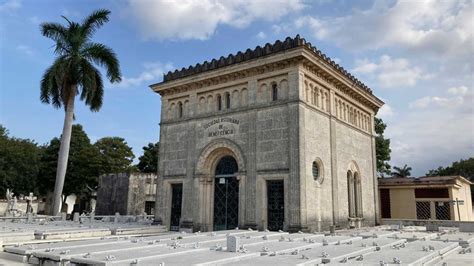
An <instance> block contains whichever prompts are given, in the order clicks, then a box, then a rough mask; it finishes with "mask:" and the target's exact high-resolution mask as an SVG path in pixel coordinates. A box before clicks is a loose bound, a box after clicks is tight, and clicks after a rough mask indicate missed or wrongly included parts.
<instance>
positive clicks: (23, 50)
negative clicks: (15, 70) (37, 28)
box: [16, 44, 33, 55]
mask: <svg viewBox="0 0 474 266" xmlns="http://www.w3.org/2000/svg"><path fill="white" fill-rule="evenodd" d="M16 50H17V51H19V52H21V53H23V54H26V55H32V54H33V50H32V49H31V47H29V46H27V45H24V44H20V45H18V46H17V47H16Z"/></svg>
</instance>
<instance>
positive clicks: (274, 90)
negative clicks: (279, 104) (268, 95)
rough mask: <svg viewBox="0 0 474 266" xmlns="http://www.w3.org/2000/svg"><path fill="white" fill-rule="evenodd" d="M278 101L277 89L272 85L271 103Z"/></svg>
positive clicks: (274, 84)
mask: <svg viewBox="0 0 474 266" xmlns="http://www.w3.org/2000/svg"><path fill="white" fill-rule="evenodd" d="M276 100H278V88H277V85H276V83H273V84H272V101H276Z"/></svg>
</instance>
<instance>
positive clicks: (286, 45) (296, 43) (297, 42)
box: [150, 34, 372, 94]
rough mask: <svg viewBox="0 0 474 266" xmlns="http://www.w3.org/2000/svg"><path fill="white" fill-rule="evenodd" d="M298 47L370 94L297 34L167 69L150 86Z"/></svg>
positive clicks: (366, 88) (351, 76) (359, 83)
mask: <svg viewBox="0 0 474 266" xmlns="http://www.w3.org/2000/svg"><path fill="white" fill-rule="evenodd" d="M298 47H304V48H305V49H308V50H309V51H311V52H312V54H313V55H315V56H316V57H318V58H320V59H322V60H323V61H325V62H326V63H327V64H328V65H330V66H331V67H332V68H333V69H334V70H336V71H338V72H339V73H341V74H343V75H344V76H345V77H347V78H348V79H350V80H351V81H352V82H353V83H354V84H355V85H357V86H359V87H360V88H362V89H364V90H365V91H366V92H367V93H369V94H372V90H371V89H370V88H369V87H367V86H366V85H365V84H364V83H362V82H361V81H359V80H358V79H357V78H355V77H354V76H353V75H352V74H350V73H349V72H348V71H347V70H345V69H344V68H343V67H341V66H340V65H339V64H337V63H336V62H334V61H333V60H332V59H331V58H329V57H328V56H326V55H325V54H324V53H322V52H321V51H320V50H318V49H317V48H316V47H315V46H313V45H312V44H311V43H310V42H306V40H305V39H304V38H301V37H300V35H299V34H298V35H296V37H295V38H291V37H287V38H286V39H285V40H284V41H283V42H282V41H280V40H277V41H276V42H275V43H274V44H270V43H267V44H265V46H264V47H261V46H257V47H255V49H253V50H251V49H247V50H246V51H245V52H241V51H239V52H237V54H235V55H233V54H229V55H228V56H227V57H223V56H221V57H220V58H219V59H218V60H217V59H212V60H211V61H210V62H208V61H205V62H204V63H202V64H196V65H195V66H189V67H188V68H184V67H183V68H182V69H181V70H175V71H173V72H171V71H169V72H168V73H166V74H164V75H163V82H161V83H156V84H153V85H150V87H153V86H155V85H158V84H163V83H167V82H169V81H173V80H177V79H181V78H185V77H189V76H192V75H196V74H199V73H203V72H207V71H211V70H215V69H218V68H223V67H226V66H230V65H234V64H238V63H241V62H245V61H249V60H252V59H256V58H260V57H265V56H268V55H272V54H276V53H281V52H284V51H287V50H291V49H295V48H298Z"/></svg>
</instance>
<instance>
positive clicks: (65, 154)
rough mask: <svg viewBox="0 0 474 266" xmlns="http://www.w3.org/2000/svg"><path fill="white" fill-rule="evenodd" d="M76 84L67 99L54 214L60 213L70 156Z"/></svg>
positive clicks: (55, 188)
mask: <svg viewBox="0 0 474 266" xmlns="http://www.w3.org/2000/svg"><path fill="white" fill-rule="evenodd" d="M76 87H77V86H76V85H73V86H72V87H71V95H70V96H69V99H67V105H66V115H65V117H64V126H63V133H62V135H61V146H60V147H59V156H58V167H57V169H56V183H55V185H54V204H53V209H52V214H53V215H59V214H60V208H61V203H62V200H61V196H62V194H63V187H64V179H65V177H66V169H67V161H68V158H69V144H70V143H71V132H72V122H73V119H74V98H75V96H76Z"/></svg>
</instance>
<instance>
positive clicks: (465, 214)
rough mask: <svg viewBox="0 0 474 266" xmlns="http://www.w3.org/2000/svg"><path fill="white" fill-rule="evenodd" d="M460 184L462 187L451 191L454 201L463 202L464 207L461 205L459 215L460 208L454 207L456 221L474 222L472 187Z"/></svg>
mask: <svg viewBox="0 0 474 266" xmlns="http://www.w3.org/2000/svg"><path fill="white" fill-rule="evenodd" d="M459 183H460V185H461V186H460V187H454V188H452V189H451V190H450V195H451V198H452V200H456V199H457V200H459V201H463V202H464V204H463V205H459V213H460V214H461V216H460V217H459V215H458V206H457V204H455V205H454V207H453V212H454V217H455V220H456V221H474V215H473V213H472V212H473V210H472V201H471V186H470V185H468V184H465V183H463V182H462V183H461V182H459Z"/></svg>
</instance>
